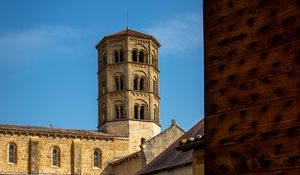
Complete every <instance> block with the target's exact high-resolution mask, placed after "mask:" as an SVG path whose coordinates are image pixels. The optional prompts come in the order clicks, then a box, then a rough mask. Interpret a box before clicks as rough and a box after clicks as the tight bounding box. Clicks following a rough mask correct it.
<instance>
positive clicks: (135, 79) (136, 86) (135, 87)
mask: <svg viewBox="0 0 300 175" xmlns="http://www.w3.org/2000/svg"><path fill="white" fill-rule="evenodd" d="M133 89H134V90H137V89H138V78H137V77H135V78H134V80H133Z"/></svg>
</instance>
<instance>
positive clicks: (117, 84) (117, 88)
mask: <svg viewBox="0 0 300 175" xmlns="http://www.w3.org/2000/svg"><path fill="white" fill-rule="evenodd" d="M115 83H116V90H117V91H118V90H120V87H119V78H118V77H116V78H115Z"/></svg>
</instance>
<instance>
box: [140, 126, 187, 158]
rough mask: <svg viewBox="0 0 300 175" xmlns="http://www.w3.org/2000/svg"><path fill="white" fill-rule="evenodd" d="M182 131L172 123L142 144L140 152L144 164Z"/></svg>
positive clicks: (179, 135)
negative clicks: (144, 161) (143, 157)
mask: <svg viewBox="0 0 300 175" xmlns="http://www.w3.org/2000/svg"><path fill="white" fill-rule="evenodd" d="M184 133H185V132H184V131H183V130H182V129H180V128H179V127H178V126H176V125H175V123H174V124H172V126H171V127H170V128H168V129H166V130H165V131H163V132H161V133H160V134H158V135H157V136H155V137H153V138H151V139H150V140H147V141H146V142H145V143H144V144H142V152H143V153H144V156H145V160H146V164H148V163H149V162H151V161H152V160H153V159H155V158H156V157H157V156H158V155H159V154H160V153H162V152H163V151H164V150H165V149H167V148H168V147H169V146H170V145H171V144H172V143H174V142H175V141H176V140H177V139H178V138H179V137H181V136H182V135H183V134H184Z"/></svg>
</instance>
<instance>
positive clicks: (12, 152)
mask: <svg viewBox="0 0 300 175" xmlns="http://www.w3.org/2000/svg"><path fill="white" fill-rule="evenodd" d="M8 162H9V163H17V146H16V144H14V143H10V144H9V145H8Z"/></svg>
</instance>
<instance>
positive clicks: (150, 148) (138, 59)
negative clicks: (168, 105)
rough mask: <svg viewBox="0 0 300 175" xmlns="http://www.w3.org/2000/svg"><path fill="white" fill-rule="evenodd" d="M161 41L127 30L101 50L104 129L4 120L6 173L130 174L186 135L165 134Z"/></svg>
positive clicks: (0, 135) (0, 138)
mask: <svg viewBox="0 0 300 175" xmlns="http://www.w3.org/2000/svg"><path fill="white" fill-rule="evenodd" d="M159 47H160V44H159V42H158V41H157V40H156V39H155V38H154V37H153V36H151V35H147V34H144V33H141V32H137V31H134V30H131V29H125V30H123V31H120V32H117V33H115V34H112V35H108V36H105V37H104V38H103V39H102V40H101V41H100V42H99V43H98V44H97V46H96V49H97V51H98V72H97V75H98V99H97V100H98V128H97V130H81V129H65V128H52V127H37V126H20V125H10V124H0V148H1V151H0V174H98V175H99V174H101V175H118V174H122V175H126V174H134V173H135V172H137V171H139V170H140V169H142V168H143V167H144V166H146V165H147V164H148V163H149V162H150V161H151V160H153V159H154V158H156V157H157V156H158V155H159V154H160V153H161V152H162V151H163V150H165V149H166V148H167V147H169V146H170V145H171V144H172V143H173V142H174V141H175V140H177V139H178V138H179V137H181V136H182V135H183V134H184V131H183V130H182V129H181V128H179V127H178V126H177V125H176V122H175V121H172V124H171V126H170V127H169V128H168V129H166V130H165V131H163V132H160V112H159V111H160V97H159V69H158V48H159Z"/></svg>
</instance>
